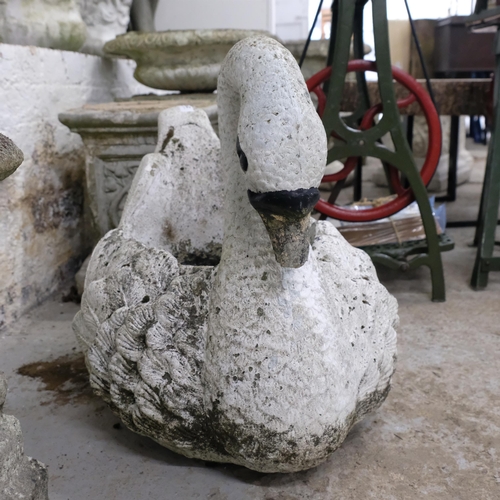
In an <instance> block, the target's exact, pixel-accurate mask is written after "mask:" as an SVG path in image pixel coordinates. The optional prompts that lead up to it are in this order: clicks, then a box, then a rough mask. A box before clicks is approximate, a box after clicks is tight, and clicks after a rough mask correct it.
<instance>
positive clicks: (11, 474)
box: [0, 134, 48, 500]
mask: <svg viewBox="0 0 500 500" xmlns="http://www.w3.org/2000/svg"><path fill="white" fill-rule="evenodd" d="M23 160H24V155H23V153H22V151H21V150H20V149H19V148H18V147H17V146H16V145H15V144H14V143H13V142H12V141H11V140H10V139H9V138H8V137H6V136H5V135H3V134H0V181H2V180H4V179H6V178H7V177H8V176H9V175H11V174H13V173H14V172H15V171H16V169H17V168H18V167H19V166H20V165H21V163H22V162H23ZM6 397H7V383H6V381H5V379H4V378H3V374H2V372H0V498H1V499H2V500H48V473H47V467H45V465H44V464H42V463H41V462H38V461H37V460H35V459H34V458H31V457H27V456H25V455H24V449H23V436H22V433H21V425H20V424H19V421H18V420H17V419H16V418H15V417H12V416H10V415H4V413H3V406H4V403H5V398H6Z"/></svg>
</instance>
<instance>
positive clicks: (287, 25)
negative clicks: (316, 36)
mask: <svg viewBox="0 0 500 500" xmlns="http://www.w3.org/2000/svg"><path fill="white" fill-rule="evenodd" d="M275 2H276V34H277V35H278V36H279V37H280V38H281V39H282V40H284V41H288V40H303V39H305V38H307V35H308V32H309V0H275Z"/></svg>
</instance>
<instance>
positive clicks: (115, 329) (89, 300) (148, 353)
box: [73, 230, 214, 455]
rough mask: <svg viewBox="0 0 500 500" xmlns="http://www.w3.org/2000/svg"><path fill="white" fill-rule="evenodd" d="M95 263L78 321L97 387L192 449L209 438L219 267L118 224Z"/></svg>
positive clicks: (138, 426)
mask: <svg viewBox="0 0 500 500" xmlns="http://www.w3.org/2000/svg"><path fill="white" fill-rule="evenodd" d="M109 252H111V253H109ZM96 260H97V261H100V265H97V264H96V262H95V261H96ZM105 264H107V265H105ZM89 269H90V277H89V279H88V280H87V283H86V288H85V292H84V295H83V297H82V309H81V311H80V312H79V313H78V315H77V317H76V318H75V321H74V324H73V327H74V330H75V333H76V334H77V337H78V338H79V340H80V341H81V344H82V345H83V346H84V350H85V352H86V361H87V366H88V368H89V373H90V382H91V385H92V387H93V389H94V390H95V391H96V392H97V393H98V394H99V395H100V396H101V397H103V399H104V400H105V401H107V402H108V403H109V404H110V405H111V407H112V408H113V409H114V410H115V411H116V412H117V413H119V415H120V417H121V418H122V419H123V421H124V422H125V423H126V424H127V426H128V427H130V428H131V429H133V430H135V431H136V432H139V433H141V434H147V435H149V436H151V437H153V438H154V439H156V440H157V441H159V442H160V443H162V444H163V445H165V446H168V447H169V448H172V449H175V450H178V451H179V450H181V449H182V451H183V453H184V454H187V455H189V450H190V449H191V448H193V447H195V448H196V449H200V447H202V445H203V444H205V446H206V437H205V436H206V433H205V432H203V430H202V429H200V422H201V421H202V420H203V419H202V418H201V416H202V415H203V408H204V406H203V389H202V384H201V381H200V377H201V371H202V368H203V358H204V352H205V334H206V326H207V311H208V296H209V292H210V289H211V286H212V274H213V272H214V271H213V268H211V267H191V266H179V265H178V264H177V261H176V259H174V258H173V257H172V255H171V254H169V253H168V252H164V251H162V250H154V249H146V248H145V247H144V246H143V245H141V244H139V243H137V242H135V241H133V240H128V239H124V238H123V236H122V234H121V231H120V230H116V231H113V232H111V233H108V235H106V237H105V238H104V239H103V240H101V242H100V243H99V245H98V247H96V250H95V252H94V254H93V256H92V259H91V263H90V266H89ZM99 269H103V271H102V277H99V276H98V273H99ZM95 278H97V279H95ZM92 280H94V281H92ZM194 443H196V445H195V444H194Z"/></svg>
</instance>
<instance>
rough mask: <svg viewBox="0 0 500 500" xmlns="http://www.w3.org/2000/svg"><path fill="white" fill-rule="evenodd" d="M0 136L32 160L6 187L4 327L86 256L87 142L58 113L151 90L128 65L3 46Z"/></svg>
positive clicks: (1, 241)
mask: <svg viewBox="0 0 500 500" xmlns="http://www.w3.org/2000/svg"><path fill="white" fill-rule="evenodd" d="M0 54H1V57H0V75H1V77H0V80H1V83H0V86H1V88H2V91H1V99H0V117H1V123H0V132H1V133H3V134H5V135H6V136H8V137H9V138H10V139H12V140H13V141H14V142H15V143H16V144H17V146H18V147H19V149H20V150H21V151H23V153H24V156H25V161H24V163H23V165H22V167H21V168H19V169H18V170H17V171H16V172H15V173H14V174H13V175H11V176H10V177H9V178H8V179H6V180H4V181H3V182H2V183H1V184H0V213H1V214H2V217H1V218H0V256H1V259H0V283H1V289H0V328H2V326H3V325H5V324H7V323H9V322H11V321H13V320H15V319H16V317H18V316H19V315H20V314H22V313H23V312H24V311H26V310H28V309H29V308H30V307H33V305H35V304H37V303H40V301H41V300H43V299H44V298H46V297H48V296H49V295H50V294H51V293H52V292H53V291H54V290H56V289H57V288H58V287H59V286H60V284H61V283H62V282H63V281H64V280H66V279H68V278H69V277H71V275H72V273H73V272H74V270H75V269H74V267H75V266H76V265H77V264H79V263H80V261H81V258H82V257H85V254H86V252H87V251H88V250H89V249H88V241H87V240H86V239H85V235H84V226H85V223H84V220H83V216H82V205H83V196H84V192H83V173H84V153H83V144H82V142H81V139H80V138H79V137H78V135H76V134H72V133H71V132H70V131H69V130H68V129H67V128H66V127H64V126H63V125H62V124H61V123H60V122H59V120H58V118H57V115H58V113H59V112H61V111H64V110H67V109H70V108H75V107H80V106H82V105H83V104H85V103H88V102H99V101H111V100H113V98H114V97H130V96H131V95H132V94H134V93H145V92H149V91H150V89H147V88H146V87H144V86H142V85H140V84H138V83H137V82H136V81H135V80H134V79H133V77H132V72H133V68H132V66H133V65H132V64H131V63H130V62H129V61H109V60H104V59H102V58H100V57H96V56H89V55H84V54H78V53H75V52H65V51H57V50H50V49H44V48H36V47H24V46H19V45H8V44H0Z"/></svg>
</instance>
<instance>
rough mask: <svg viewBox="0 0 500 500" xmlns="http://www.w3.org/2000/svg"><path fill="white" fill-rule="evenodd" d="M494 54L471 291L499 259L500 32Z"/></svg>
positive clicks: (495, 268) (485, 279) (499, 265)
mask: <svg viewBox="0 0 500 500" xmlns="http://www.w3.org/2000/svg"><path fill="white" fill-rule="evenodd" d="M495 54H496V69H495V89H494V96H493V103H494V115H493V116H494V119H493V127H492V131H491V139H490V143H489V146H488V158H487V160H486V171H485V174H484V182H483V191H482V194H481V204H480V207H479V216H478V226H477V229H476V236H475V238H474V243H475V244H477V254H476V261H475V263H474V270H473V271H472V278H471V287H472V288H474V289H475V290H480V289H482V288H485V287H486V285H487V284H488V274H489V272H490V271H500V257H493V250H494V248H495V231H496V228H497V215H498V207H499V204H500V126H499V124H500V103H499V97H500V32H498V31H497V35H496V41H495Z"/></svg>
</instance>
